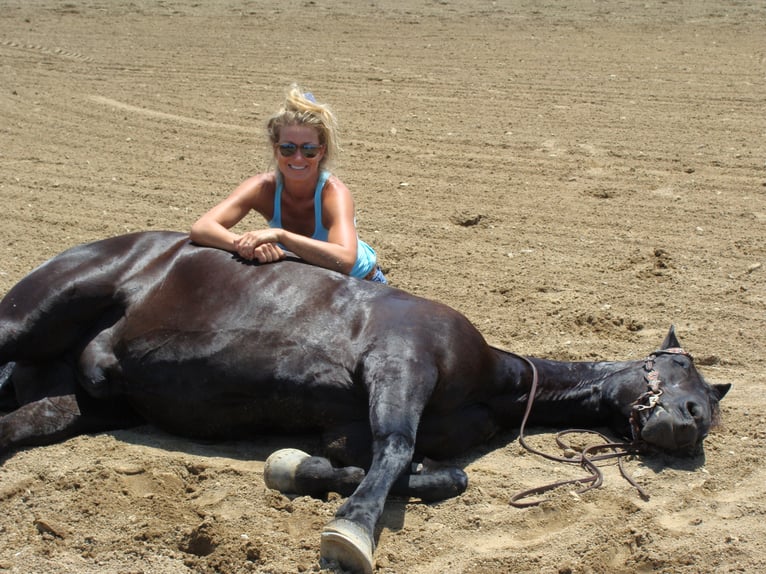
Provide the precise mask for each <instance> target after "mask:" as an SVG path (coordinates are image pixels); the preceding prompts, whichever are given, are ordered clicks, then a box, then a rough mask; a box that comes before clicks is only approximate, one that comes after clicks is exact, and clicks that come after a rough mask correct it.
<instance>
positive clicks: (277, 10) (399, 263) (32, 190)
mask: <svg viewBox="0 0 766 574" xmlns="http://www.w3.org/2000/svg"><path fill="white" fill-rule="evenodd" d="M565 4H566V6H564V5H565ZM764 38H766V8H765V7H764V4H763V2H758V1H755V0H742V1H737V2H734V1H731V2H721V1H712V0H699V1H696V2H655V1H652V0H649V1H647V2H632V1H627V0H622V1H620V0H604V1H597V2H592V1H590V0H587V1H586V0H577V1H574V2H567V3H563V2H537V1H534V2H533V1H531V0H527V1H519V2H509V1H506V0H498V1H492V2H491V1H489V0H465V1H460V2H458V1H457V0H433V1H427V2H420V1H416V2H411V1H410V0H379V1H378V0H376V1H375V2H358V1H356V0H346V1H338V2H329V1H324V0H300V1H298V2H272V1H264V2H261V1H254V0H219V1H216V2H189V1H187V2H183V1H180V0H159V1H157V2H150V1H148V0H115V1H110V0H70V1H69V2H61V1H54V0H35V1H33V2H28V1H26V0H3V1H2V6H1V7H0V201H2V210H3V211H2V214H3V215H2V227H1V228H0V239H1V240H2V241H0V293H5V292H6V291H7V290H8V289H9V288H10V287H11V286H12V285H13V284H14V283H15V282H16V281H18V280H19V279H20V278H21V277H22V276H24V275H25V274H26V273H27V272H29V271H30V270H31V269H32V268H33V267H34V266H36V265H37V264H39V263H40V262H42V261H44V260H46V259H48V258H49V257H51V256H52V255H54V254H56V253H58V252H59V251H62V250H63V249H64V248H67V247H69V246H71V245H74V244H77V243H81V242H84V241H90V240H94V239H99V238H102V237H106V236H111V235H115V234H119V233H122V232H126V231H134V230H141V229H175V230H186V229H188V228H189V226H190V225H191V223H192V222H193V221H194V220H195V218H196V217H197V216H198V215H199V214H201V213H202V212H204V211H205V210H207V209H208V208H209V207H210V206H212V205H213V204H214V203H215V202H217V201H218V200H219V199H220V198H222V197H224V196H225V195H226V194H227V193H229V191H230V190H231V189H233V187H234V186H236V185H237V184H238V183H239V182H240V181H241V180H242V179H244V178H245V177H246V176H248V175H250V174H253V173H256V172H258V171H261V170H263V169H266V168H267V167H268V154H269V152H268V150H267V147H266V145H265V139H264V136H263V131H262V130H263V125H264V122H265V119H266V118H267V117H268V115H269V114H270V113H271V112H272V111H273V110H274V109H275V108H276V107H277V106H278V104H279V102H280V101H281V98H282V95H283V93H284V90H285V89H286V87H287V85H288V84H289V83H290V82H292V81H298V82H300V83H302V84H303V85H305V86H306V87H308V88H310V89H311V90H312V91H313V92H314V93H315V94H316V95H317V97H318V98H320V99H321V100H325V101H328V102H331V103H332V104H333V105H334V107H335V110H336V112H337V114H338V116H339V118H340V122H341V127H342V130H343V146H344V152H343V154H342V156H341V158H340V161H339V162H338V164H337V165H336V168H335V172H336V173H337V174H338V175H339V176H340V177H341V178H342V179H343V180H344V181H345V182H346V183H347V184H348V185H349V186H350V187H351V189H352V191H353V192H354V194H355V197H356V200H357V215H358V223H359V228H360V232H361V234H362V236H363V238H364V239H366V240H367V241H368V242H370V243H372V244H373V245H374V246H375V247H376V248H377V250H378V251H379V254H380V257H381V261H382V263H383V266H384V268H385V270H386V272H387V274H388V277H389V278H390V280H391V281H392V282H393V283H394V284H396V285H397V286H399V287H402V288H404V289H407V290H409V291H412V292H414V293H417V294H419V295H424V296H427V297H431V298H433V299H437V300H440V301H443V302H446V303H448V304H450V305H451V306H453V307H455V308H457V309H459V310H461V311H462V312H464V313H465V314H466V315H467V316H468V317H469V318H470V319H471V320H472V321H474V322H475V324H476V325H477V326H478V327H479V328H480V329H481V330H482V332H484V333H485V335H486V336H487V338H488V339H489V340H490V341H491V342H493V343H496V344H499V345H502V346H505V347H508V348H510V349H512V350H514V351H517V352H521V353H525V354H531V355H537V356H545V357H551V358H558V359H564V360H578V359H587V360H590V359H627V358H641V357H643V356H645V355H647V354H648V353H649V352H650V351H652V350H653V349H654V348H655V347H657V345H659V343H660V342H661V340H662V337H663V336H664V334H665V332H666V330H667V329H668V327H669V326H670V324H671V323H672V324H675V325H676V326H677V329H678V333H679V336H680V338H681V340H682V342H683V343H684V345H685V347H686V348H687V349H688V350H689V351H690V352H691V353H693V354H694V355H695V357H696V358H697V364H698V365H699V366H700V367H701V369H702V370H703V372H704V373H705V375H706V377H707V378H708V380H709V381H710V382H716V383H726V382H730V383H733V385H734V388H733V390H732V391H731V392H730V393H729V395H728V397H727V398H726V399H725V401H724V403H723V405H722V407H723V409H722V410H723V418H724V425H723V426H722V427H721V428H719V429H718V430H717V431H716V432H715V433H714V434H713V435H711V436H710V437H709V439H708V440H707V443H706V445H707V446H706V454H705V457H704V458H702V457H700V458H698V459H693V460H674V459H671V458H667V457H661V456H656V457H646V458H643V459H642V460H636V461H633V462H631V463H630V464H629V468H630V470H631V472H633V474H634V475H635V476H636V477H637V479H638V480H639V482H640V483H641V484H642V485H643V486H644V487H645V488H646V489H647V490H648V491H649V492H650V494H651V495H652V496H651V499H650V500H648V501H643V500H641V499H640V498H639V497H638V495H637V494H636V492H635V491H633V490H632V489H631V488H630V486H629V485H628V484H627V483H625V482H623V481H622V480H621V479H620V478H619V475H618V474H617V471H616V469H615V468H613V467H608V468H606V474H607V481H606V485H605V486H604V487H603V488H602V489H600V490H598V491H595V492H591V493H588V494H586V495H584V496H582V497H576V496H573V495H572V494H570V493H569V492H558V493H556V494H555V495H553V497H552V499H551V501H550V502H547V503H545V504H544V505H543V506H542V507H538V508H536V509H530V510H518V509H515V508H512V507H510V506H509V505H508V499H509V497H510V496H511V495H512V494H513V493H514V492H516V491H517V490H519V489H522V488H526V487H530V486H534V485H537V484H540V483H542V482H547V481H549V480H550V479H552V478H560V477H564V476H569V475H572V474H574V472H573V471H572V472H570V471H569V470H567V469H562V468H559V467H558V466H556V465H554V463H550V462H547V461H544V460H540V459H538V458H537V457H534V456H532V455H528V454H524V453H523V452H522V451H521V449H520V447H519V446H518V443H517V442H516V438H517V436H516V433H508V434H506V435H504V436H500V437H497V439H496V440H495V441H494V442H493V443H492V444H489V445H486V447H485V448H483V449H479V450H477V451H475V452H473V453H471V454H470V456H467V457H465V458H464V459H460V460H458V461H456V462H457V463H458V464H461V465H463V466H464V467H465V468H466V470H467V472H468V474H469V476H470V486H469V488H468V490H467V492H466V493H465V494H464V495H463V496H461V497H459V498H457V499H454V500H449V501H446V502H443V503H441V504H433V505H425V504H420V503H418V502H417V501H407V500H402V499H391V500H390V501H389V503H388V505H387V507H386V512H385V515H384V517H383V520H382V522H381V526H382V529H381V533H380V540H379V549H378V552H377V561H378V570H377V571H378V572H379V573H380V574H393V573H397V574H404V573H407V574H437V573H445V572H462V573H471V574H480V573H487V574H489V573H499V572H500V573H505V572H517V573H527V572H529V573H544V574H589V573H628V572H667V573H682V574H685V573H703V572H704V573H724V572H748V573H752V572H762V571H764V569H766V486H765V485H766V465H764V462H763V458H762V453H763V450H764V445H765V444H766V430H765V429H766V427H765V425H764V423H765V421H766V377H765V376H764V373H765V372H766V369H765V366H766V363H765V359H764V343H765V342H766V329H764V319H766V314H765V313H764V311H765V310H766V288H765V286H766V269H765V268H764V267H763V264H764V263H765V261H764V259H766V163H765V162H766V114H764V110H765V109H766V61H765V58H766V43H765V42H764ZM248 225H252V226H255V225H260V222H259V221H257V220H255V219H252V220H249V221H248ZM224 287H225V286H224ZM222 289H223V288H222ZM537 431H540V433H539V434H538V435H537V436H536V437H535V440H536V441H539V443H540V444H541V445H550V442H551V432H550V429H537ZM285 444H291V445H294V446H303V447H305V448H312V446H313V440H312V438H311V437H306V438H305V439H304V438H300V439H295V440H289V439H286V438H283V437H276V438H270V439H264V441H263V442H260V443H258V444H252V443H244V442H231V443H223V444H199V443H194V442H190V441H187V440H183V439H178V438H176V437H171V436H168V435H165V434H162V433H160V432H158V431H157V430H156V429H153V428H151V427H142V428H139V429H136V430H132V431H124V432H115V433H105V434H99V435H97V436H87V437H79V438H76V439H73V440H69V441H67V442H65V443H63V444H59V445H55V446H50V447H44V448H43V447H41V448H34V449H29V450H25V451H22V452H18V453H15V454H13V455H11V456H9V457H7V458H5V459H4V460H3V462H2V467H0V508H1V509H2V510H1V511H0V540H2V544H0V571H7V572H14V573H16V572H18V573H43V572H57V573H78V574H79V573H83V574H84V573H91V572H93V573H96V572H97V573H99V574H102V573H109V574H139V573H143V574H176V573H179V574H180V573H190V572H194V573H214V572H220V573H225V574H235V573H240V572H262V573H293V572H317V571H320V566H319V564H318V555H319V533H320V531H321V528H322V526H323V524H324V523H325V522H327V521H328V520H329V519H330V517H331V516H332V515H333V514H334V512H335V510H336V509H337V507H338V506H339V504H340V503H341V500H340V499H339V498H338V497H336V496H330V497H329V498H328V499H327V500H313V499H309V498H296V499H293V500H291V499H288V498H286V497H284V496H282V495H279V494H277V493H275V492H273V491H269V490H268V489H267V488H266V487H265V486H264V483H263V480H262V477H261V472H262V468H263V461H264V460H265V458H266V456H268V454H269V453H270V452H271V451H272V450H274V449H275V448H277V447H279V446H282V445H285ZM325 571H326V570H325Z"/></svg>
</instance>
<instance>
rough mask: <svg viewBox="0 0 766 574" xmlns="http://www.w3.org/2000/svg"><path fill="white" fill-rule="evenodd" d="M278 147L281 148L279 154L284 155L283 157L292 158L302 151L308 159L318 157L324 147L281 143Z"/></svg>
mask: <svg viewBox="0 0 766 574" xmlns="http://www.w3.org/2000/svg"><path fill="white" fill-rule="evenodd" d="M277 147H278V148H279V153H280V154H281V155H282V157H292V156H294V155H295V152H297V151H298V149H300V150H301V154H302V155H303V157H305V158H306V159H312V158H315V157H316V156H318V155H319V152H320V151H322V146H321V145H316V144H301V145H297V144H294V143H281V144H279V145H278V146H277Z"/></svg>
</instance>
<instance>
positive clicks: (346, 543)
mask: <svg viewBox="0 0 766 574" xmlns="http://www.w3.org/2000/svg"><path fill="white" fill-rule="evenodd" d="M372 552H373V541H372V538H371V537H370V536H369V535H368V534H367V532H365V530H364V529H363V528H362V527H361V526H359V525H358V524H356V523H355V522H351V521H350V520H346V519H345V518H336V519H335V520H333V521H332V522H330V523H329V524H328V525H327V526H325V529H324V532H322V543H321V549H320V554H321V556H322V560H325V561H328V562H333V561H334V562H337V563H338V564H340V566H341V567H342V568H344V569H346V570H350V571H351V572H353V573H354V574H372V571H373V569H374V567H375V564H374V562H373V559H372Z"/></svg>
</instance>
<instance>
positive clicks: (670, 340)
mask: <svg viewBox="0 0 766 574" xmlns="http://www.w3.org/2000/svg"><path fill="white" fill-rule="evenodd" d="M680 346H681V343H679V342H678V338H677V337H676V328H675V326H674V325H671V326H670V330H669V331H668V334H667V336H666V337H665V340H664V341H663V342H662V346H661V347H660V349H673V348H678V347H680Z"/></svg>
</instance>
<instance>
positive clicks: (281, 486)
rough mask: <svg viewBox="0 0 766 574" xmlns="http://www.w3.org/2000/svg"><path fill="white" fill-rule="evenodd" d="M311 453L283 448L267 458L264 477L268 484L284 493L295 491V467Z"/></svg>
mask: <svg viewBox="0 0 766 574" xmlns="http://www.w3.org/2000/svg"><path fill="white" fill-rule="evenodd" d="M307 458H309V455H308V454H307V453H305V452H303V451H302V450H298V449H296V448H283V449H281V450H278V451H276V452H273V453H272V454H271V456H269V458H267V459H266V464H265V465H264V468H263V479H264V481H265V482H266V486H268V487H269V488H273V489H274V490H278V491H279V492H281V493H283V494H288V493H295V492H296V488H295V469H297V468H298V465H299V464H300V463H301V462H302V461H303V460H305V459H307Z"/></svg>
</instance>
